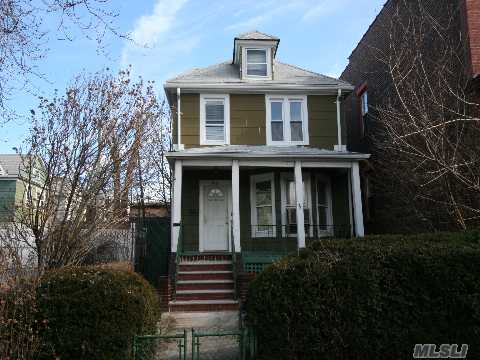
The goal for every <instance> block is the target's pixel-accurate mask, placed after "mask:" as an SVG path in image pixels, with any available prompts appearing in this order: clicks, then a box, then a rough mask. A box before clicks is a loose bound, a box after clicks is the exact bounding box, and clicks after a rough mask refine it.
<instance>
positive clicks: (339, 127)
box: [334, 89, 346, 151]
mask: <svg viewBox="0 0 480 360" xmlns="http://www.w3.org/2000/svg"><path fill="white" fill-rule="evenodd" d="M341 98H342V89H338V95H337V101H336V102H335V103H336V105H337V145H336V147H335V148H334V149H335V150H337V151H341V150H342V149H343V146H342V119H341V113H340V105H341V101H340V100H341ZM345 150H346V148H345Z"/></svg>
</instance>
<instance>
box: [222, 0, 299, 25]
mask: <svg viewBox="0 0 480 360" xmlns="http://www.w3.org/2000/svg"><path fill="white" fill-rule="evenodd" d="M302 5H303V0H296V1H291V0H290V1H284V2H282V1H278V0H277V1H276V2H274V1H266V2H255V3H254V5H253V7H252V9H254V13H255V14H256V15H254V16H252V17H250V18H248V19H246V20H241V21H238V22H236V23H233V24H231V25H229V26H227V27H225V30H227V31H228V30H241V31H250V30H254V29H257V28H259V27H260V26H261V25H264V24H265V23H267V22H269V21H271V20H275V19H276V17H277V16H280V15H282V14H284V13H286V12H288V11H293V10H295V9H297V8H299V7H301V6H302ZM250 6H252V4H250ZM259 13H260V14H261V15H257V14H259Z"/></svg>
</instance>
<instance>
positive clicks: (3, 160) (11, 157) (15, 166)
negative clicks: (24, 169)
mask: <svg viewBox="0 0 480 360" xmlns="http://www.w3.org/2000/svg"><path fill="white" fill-rule="evenodd" d="M22 164H23V162H22V157H21V155H19V154H0V166H1V169H2V170H3V173H1V174H0V177H17V176H18V175H19V174H20V166H21V165H22Z"/></svg>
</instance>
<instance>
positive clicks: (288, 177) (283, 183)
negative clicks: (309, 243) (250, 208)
mask: <svg viewBox="0 0 480 360" xmlns="http://www.w3.org/2000/svg"><path fill="white" fill-rule="evenodd" d="M294 165H295V164H294ZM302 166H303V164H302ZM294 180H295V174H293V173H281V174H280V189H281V190H280V204H281V213H282V235H283V236H296V235H297V234H296V233H287V231H286V230H287V229H286V225H287V191H288V189H287V183H288V181H294ZM303 182H304V183H305V188H306V189H307V193H306V194H304V198H305V200H306V203H307V207H308V208H309V209H310V212H309V215H308V216H309V221H310V225H312V224H313V212H312V211H313V208H312V188H311V180H310V174H308V173H307V174H305V176H303ZM297 227H298V224H297ZM304 227H305V225H304ZM309 232H310V236H313V228H312V227H310V229H309Z"/></svg>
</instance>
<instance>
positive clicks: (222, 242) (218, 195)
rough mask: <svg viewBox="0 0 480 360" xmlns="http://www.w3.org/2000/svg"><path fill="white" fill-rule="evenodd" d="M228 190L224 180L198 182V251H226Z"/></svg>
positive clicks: (228, 229)
mask: <svg viewBox="0 0 480 360" xmlns="http://www.w3.org/2000/svg"><path fill="white" fill-rule="evenodd" d="M230 189H231V184H230V182H229V181H225V180H223V181H221V180H216V181H201V182H200V219H199V220H200V229H199V232H200V251H228V248H229V247H228V244H229V238H230V224H229V223H230V221H229V218H230V217H229V214H230V210H229V209H230Z"/></svg>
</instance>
